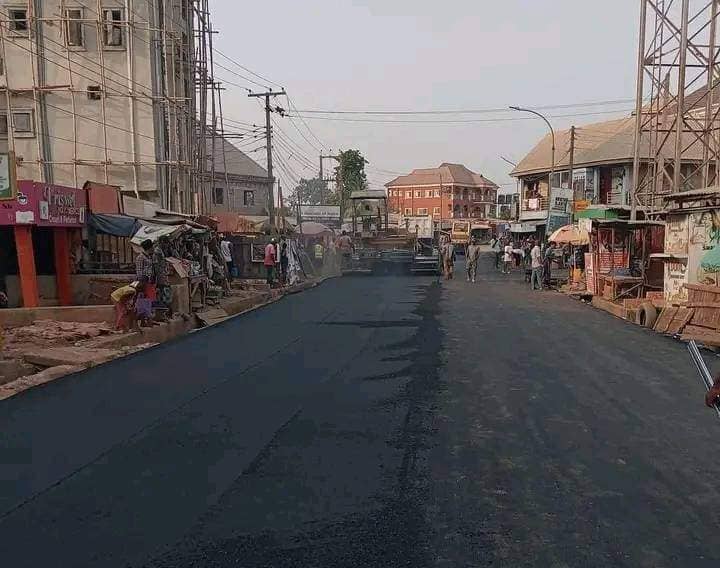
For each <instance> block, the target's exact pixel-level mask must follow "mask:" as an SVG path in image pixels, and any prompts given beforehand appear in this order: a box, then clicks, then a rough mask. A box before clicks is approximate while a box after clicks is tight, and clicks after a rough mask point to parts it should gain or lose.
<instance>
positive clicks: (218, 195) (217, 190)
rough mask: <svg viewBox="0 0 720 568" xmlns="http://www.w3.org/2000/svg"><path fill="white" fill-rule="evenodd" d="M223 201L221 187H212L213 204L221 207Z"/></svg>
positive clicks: (223, 194)
mask: <svg viewBox="0 0 720 568" xmlns="http://www.w3.org/2000/svg"><path fill="white" fill-rule="evenodd" d="M224 201H225V191H224V189H223V188H222V187H213V203H215V205H222V204H223V202H224Z"/></svg>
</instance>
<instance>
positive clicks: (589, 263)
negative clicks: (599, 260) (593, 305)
mask: <svg viewBox="0 0 720 568" xmlns="http://www.w3.org/2000/svg"><path fill="white" fill-rule="evenodd" d="M594 257H595V255H594V254H592V253H589V252H586V253H585V282H587V291H588V292H590V293H591V294H593V295H595V294H597V286H596V284H597V282H595V264H594V262H593V258H594Z"/></svg>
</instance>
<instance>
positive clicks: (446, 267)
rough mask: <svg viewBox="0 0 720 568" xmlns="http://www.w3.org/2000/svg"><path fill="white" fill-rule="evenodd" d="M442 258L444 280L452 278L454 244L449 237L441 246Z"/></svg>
mask: <svg viewBox="0 0 720 568" xmlns="http://www.w3.org/2000/svg"><path fill="white" fill-rule="evenodd" d="M442 259H443V273H444V274H445V280H452V279H453V271H454V269H455V245H454V244H453V243H452V241H451V240H450V239H446V241H445V244H444V245H443V246H442Z"/></svg>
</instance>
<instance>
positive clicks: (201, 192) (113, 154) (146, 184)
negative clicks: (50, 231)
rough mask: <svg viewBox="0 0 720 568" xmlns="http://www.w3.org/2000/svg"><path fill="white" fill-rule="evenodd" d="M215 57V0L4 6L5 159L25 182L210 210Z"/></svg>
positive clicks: (47, 0)
mask: <svg viewBox="0 0 720 568" xmlns="http://www.w3.org/2000/svg"><path fill="white" fill-rule="evenodd" d="M211 50H212V30H211V26H210V18H209V11H208V0H197V1H192V0H102V1H100V0H97V1H88V0H84V1H77V0H74V1H73V2H68V1H65V0H28V1H27V2H22V1H18V0H13V1H11V2H8V1H4V2H2V25H0V58H1V61H0V85H1V86H2V87H3V90H4V95H5V96H4V101H2V102H0V108H1V109H4V110H2V111H0V137H1V138H2V139H1V140H0V151H5V150H6V148H7V150H9V151H11V152H14V153H15V156H16V161H17V164H18V167H17V175H18V178H19V179H32V180H36V181H42V182H47V183H55V184H62V185H69V186H74V187H81V186H82V185H83V184H84V183H85V182H86V181H88V180H90V181H95V182H101V183H106V184H111V185H117V186H120V187H121V189H122V191H123V193H124V194H126V195H132V196H136V197H140V198H142V199H148V200H151V201H155V202H157V203H159V204H160V205H161V206H163V207H165V208H167V209H172V210H178V211H183V212H188V213H195V212H202V211H204V210H205V209H206V208H207V203H208V198H207V196H206V193H207V191H205V189H204V181H205V180H207V179H209V175H208V173H209V172H208V170H209V169H210V168H211V165H209V164H208V160H207V156H206V153H207V150H206V148H207V145H206V144H205V143H204V141H205V140H206V139H207V138H208V137H209V135H210V134H209V133H210V132H211V128H213V125H214V124H216V120H215V116H214V115H215V104H214V101H215V82H214V79H213V76H212V56H211V53H212V51H211ZM212 131H213V132H214V131H215V130H214V129H213V130H212Z"/></svg>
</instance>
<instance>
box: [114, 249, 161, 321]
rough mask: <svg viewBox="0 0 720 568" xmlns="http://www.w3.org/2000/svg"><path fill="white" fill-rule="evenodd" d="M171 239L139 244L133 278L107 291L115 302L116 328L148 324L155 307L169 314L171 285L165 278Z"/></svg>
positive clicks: (151, 319)
mask: <svg viewBox="0 0 720 568" xmlns="http://www.w3.org/2000/svg"><path fill="white" fill-rule="evenodd" d="M169 247H170V240H169V239H168V237H167V236H162V237H160V238H159V239H158V240H157V241H156V242H154V243H153V241H151V240H150V239H146V240H144V241H143V242H142V243H141V244H140V252H139V253H138V254H137V256H136V257H135V280H134V281H133V282H131V283H130V284H126V285H123V286H120V287H119V288H117V289H116V290H114V291H113V292H112V293H111V294H110V299H111V301H112V303H113V305H114V306H115V328H116V329H118V330H125V331H127V330H129V329H133V328H135V327H137V326H139V325H151V324H152V322H153V316H154V311H155V308H162V310H163V312H166V313H167V315H169V316H172V288H171V287H170V282H169V279H168V262H167V256H168V254H169V253H170V251H169Z"/></svg>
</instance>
